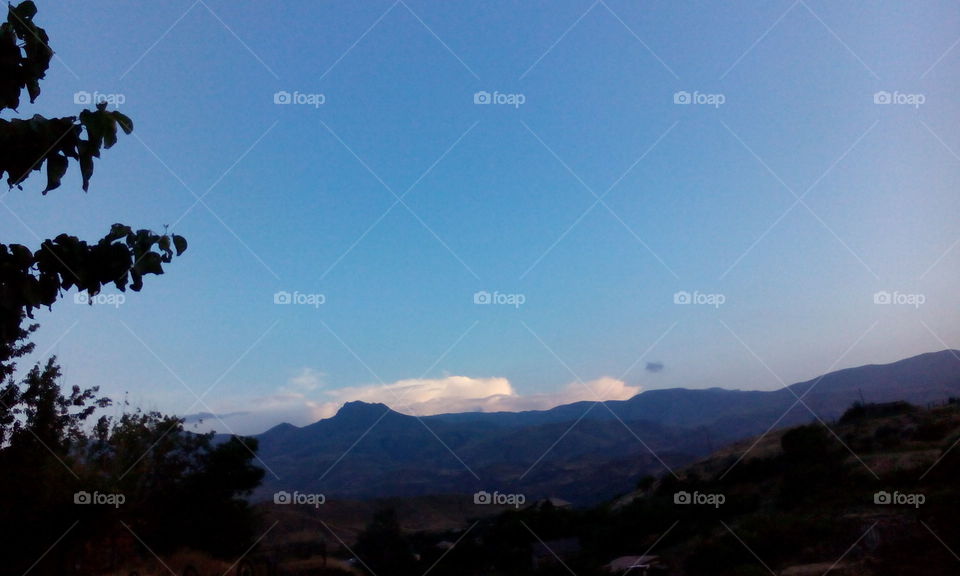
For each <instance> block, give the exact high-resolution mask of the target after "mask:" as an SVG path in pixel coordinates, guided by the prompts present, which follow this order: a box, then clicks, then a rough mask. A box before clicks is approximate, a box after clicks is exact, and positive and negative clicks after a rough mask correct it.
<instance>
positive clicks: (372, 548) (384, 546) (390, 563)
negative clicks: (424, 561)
mask: <svg viewBox="0 0 960 576" xmlns="http://www.w3.org/2000/svg"><path fill="white" fill-rule="evenodd" d="M355 550H356V552H357V556H358V557H359V559H360V560H361V561H362V562H363V565H364V566H365V567H366V568H367V569H368V570H369V571H370V572H371V573H373V574H397V575H399V576H403V575H405V574H414V573H416V572H417V571H416V558H415V557H414V555H413V551H412V550H411V549H410V543H409V542H408V541H407V538H406V537H405V536H404V535H403V530H401V528H400V521H399V520H398V519H397V513H396V511H395V510H394V509H393V508H385V509H381V510H378V511H377V512H375V513H374V515H373V520H371V521H370V524H368V525H367V527H366V528H365V529H364V530H363V532H361V533H360V534H359V535H358V536H357V545H356V548H355Z"/></svg>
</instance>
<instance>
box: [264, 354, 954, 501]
mask: <svg viewBox="0 0 960 576" xmlns="http://www.w3.org/2000/svg"><path fill="white" fill-rule="evenodd" d="M861 395H862V397H863V398H864V399H865V400H866V401H867V402H889V401H894V400H906V401H908V402H911V403H914V404H920V405H925V404H927V403H930V402H936V401H942V400H945V399H946V398H948V397H951V396H960V354H958V353H957V352H956V351H953V350H944V351H941V352H933V353H929V354H922V355H919V356H915V357H912V358H907V359H904V360H901V361H899V362H894V363H892V364H885V365H868V366H860V367H857V368H850V369H845V370H839V371H836V372H831V373H829V374H825V375H823V376H821V377H819V378H816V379H813V380H809V381H806V382H799V383H796V384H793V385H791V386H788V387H785V388H783V389H780V390H776V391H769V392H763V391H742V390H728V389H722V388H710V389H705V390H690V389H683V388H675V389H666V390H651V391H649V392H643V393H641V394H638V395H637V396H634V397H633V398H631V399H629V400H624V401H611V402H605V403H594V402H577V403H573V404H567V405H563V406H558V407H556V408H553V409H550V410H542V411H529V412H518V413H502V412H501V413H463V414H441V415H434V416H427V417H423V418H417V417H415V416H408V415H405V414H400V413H398V412H395V411H393V410H391V409H390V408H389V407H387V406H385V405H383V404H368V403H364V402H348V403H346V404H345V405H344V406H343V407H342V408H341V409H340V411H339V412H338V413H337V414H336V415H335V416H334V417H333V418H328V419H325V420H320V421H318V422H315V423H313V424H311V425H309V426H304V427H302V428H298V427H295V426H291V425H289V424H284V425H280V426H277V427H274V428H272V429H271V430H269V431H267V432H265V433H263V434H261V435H260V436H259V437H258V438H259V440H260V450H259V453H258V456H259V458H260V461H261V463H262V464H263V466H264V467H265V468H266V469H267V474H266V477H265V481H264V485H263V486H262V487H261V489H260V490H259V491H258V492H257V493H256V494H255V497H256V498H270V497H271V494H273V493H274V492H276V491H278V490H286V491H289V492H292V491H294V490H297V491H300V492H316V493H323V494H324V495H325V496H326V497H327V498H328V499H356V498H361V499H362V498H373V497H405V496H419V495H428V494H442V493H461V494H469V493H473V492H475V491H478V490H486V491H488V492H494V491H499V492H501V493H522V494H524V495H525V496H526V497H527V498H528V499H530V498H541V497H546V496H559V497H561V498H564V499H566V500H569V501H571V502H574V503H577V504H586V503H592V502H597V501H600V500H603V499H607V498H610V497H612V496H613V495H615V494H618V493H623V492H626V491H629V490H631V489H632V488H633V487H634V485H635V484H636V481H637V479H638V478H640V477H642V476H644V475H648V474H654V475H658V474H661V473H663V472H664V471H665V470H666V469H667V468H668V467H669V468H670V469H672V468H675V467H677V466H682V465H685V464H688V463H690V462H692V461H694V460H696V459H697V458H700V457H703V456H705V455H707V454H709V453H711V452H712V451H713V450H715V449H716V448H719V447H720V446H722V445H724V444H727V443H729V442H733V441H736V440H739V439H743V438H747V437H750V436H754V435H757V434H762V433H764V432H766V431H767V430H768V429H774V428H783V427H787V426H793V425H797V424H803V423H807V422H810V421H812V420H815V419H817V418H819V419H821V420H824V421H827V422H829V421H832V420H835V419H836V418H838V417H839V416H840V415H841V414H842V413H843V411H844V410H845V409H846V408H848V407H849V406H850V405H851V404H853V403H854V402H855V401H858V400H859V399H860V398H861ZM798 397H799V398H801V399H802V402H801V401H800V400H798Z"/></svg>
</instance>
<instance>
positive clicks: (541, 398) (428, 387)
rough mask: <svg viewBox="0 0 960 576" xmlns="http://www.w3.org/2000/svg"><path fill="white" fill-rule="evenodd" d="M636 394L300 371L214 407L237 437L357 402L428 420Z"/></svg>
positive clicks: (615, 385) (580, 386)
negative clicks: (371, 380)
mask: <svg viewBox="0 0 960 576" xmlns="http://www.w3.org/2000/svg"><path fill="white" fill-rule="evenodd" d="M640 390H641V389H640V387H639V386H629V385H627V384H626V383H625V382H623V381H622V380H618V379H615V378H609V377H601V378H597V379H595V380H591V381H589V382H584V383H580V382H571V383H568V384H566V385H565V386H563V387H562V388H561V389H560V390H558V391H555V392H540V393H534V394H519V393H518V392H517V391H516V390H515V389H514V387H513V385H512V384H511V383H510V381H509V380H507V379H506V378H502V377H493V378H471V377H469V376H445V377H443V378H414V379H406V380H398V381H396V382H392V383H389V384H386V385H383V384H369V385H363V386H350V387H346V388H337V389H329V388H325V387H324V384H323V374H322V373H320V372H318V371H316V370H313V369H310V368H304V369H302V370H301V371H300V372H299V373H298V374H297V375H296V376H294V377H292V378H290V379H289V381H288V382H287V384H285V385H284V386H281V387H280V388H279V389H278V391H277V392H276V393H275V394H271V395H268V396H262V397H257V398H248V399H246V400H241V401H234V402H231V403H230V404H229V405H224V406H218V409H219V411H220V412H238V414H236V415H234V416H231V417H230V418H225V419H224V421H225V422H226V424H228V425H229V426H230V427H231V428H235V432H237V433H240V434H252V433H258V432H262V431H264V430H266V429H268V428H270V427H271V426H274V425H276V424H279V423H281V422H289V423H291V424H295V425H298V426H303V425H306V424H310V423H313V422H315V421H317V420H319V419H322V418H329V417H331V416H333V415H334V414H336V412H337V410H339V409H340V407H341V406H343V404H344V403H345V402H352V401H355V400H360V401H363V402H380V403H383V404H386V405H387V406H390V407H391V408H392V409H394V410H396V411H397V412H402V413H404V414H412V415H417V416H427V415H431V414H444V413H449V412H518V411H523V410H546V409H549V408H553V407H554V406H559V405H561V404H569V403H571V402H579V401H583V400H587V401H595V400H626V399H628V398H632V397H633V396H635V395H636V394H638V393H640ZM210 425H211V426H213V427H214V428H216V429H218V431H221V432H225V431H226V430H224V426H223V424H222V423H219V422H216V421H211V422H210Z"/></svg>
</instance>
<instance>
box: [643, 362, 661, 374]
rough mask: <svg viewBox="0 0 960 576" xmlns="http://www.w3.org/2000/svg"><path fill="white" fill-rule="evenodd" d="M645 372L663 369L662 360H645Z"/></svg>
mask: <svg viewBox="0 0 960 576" xmlns="http://www.w3.org/2000/svg"><path fill="white" fill-rule="evenodd" d="M645 369H646V371H647V372H653V373H657V372H660V371H661V370H663V362H647V366H646V368H645Z"/></svg>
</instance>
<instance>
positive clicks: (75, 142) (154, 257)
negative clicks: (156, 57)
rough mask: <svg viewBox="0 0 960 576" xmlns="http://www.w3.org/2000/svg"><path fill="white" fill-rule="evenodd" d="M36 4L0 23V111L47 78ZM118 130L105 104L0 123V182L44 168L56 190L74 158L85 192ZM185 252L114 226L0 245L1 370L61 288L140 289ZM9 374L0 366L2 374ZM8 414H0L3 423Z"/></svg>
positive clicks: (129, 124)
mask: <svg viewBox="0 0 960 576" xmlns="http://www.w3.org/2000/svg"><path fill="white" fill-rule="evenodd" d="M36 14H37V7H36V5H35V4H34V3H33V2H32V1H30V0H27V1H25V2H21V3H20V4H18V5H16V6H13V5H10V6H9V8H8V10H7V21H6V22H4V23H3V24H0V113H2V112H3V111H4V110H6V109H9V110H13V111H16V110H17V108H18V107H19V105H20V97H21V93H22V91H23V90H24V89H25V90H26V91H27V94H28V95H29V98H30V102H31V103H32V102H34V101H35V100H36V99H37V97H38V96H39V95H40V80H42V79H43V78H44V77H45V76H46V72H47V69H48V68H49V65H50V59H51V57H52V56H53V51H52V49H51V48H50V46H49V44H48V40H49V39H48V37H47V33H46V31H44V29H43V28H41V27H39V26H37V24H36V23H35V22H34V17H35V16H36ZM118 128H119V129H120V130H122V131H123V132H124V133H125V134H130V132H132V131H133V121H132V120H130V118H128V117H127V116H126V115H124V114H121V113H120V112H118V111H116V110H113V111H108V110H107V106H106V104H105V103H102V102H101V103H98V104H97V105H96V109H95V110H83V111H81V112H80V114H79V116H65V117H61V118H45V117H43V116H40V115H39V114H37V115H34V116H33V117H32V118H30V119H27V120H21V119H12V120H5V119H0V177H2V176H3V175H4V174H6V175H7V184H8V185H9V186H10V188H13V187H14V186H16V187H17V188H18V189H21V190H22V189H23V183H24V181H26V179H27V178H28V177H29V176H30V175H31V174H32V173H33V172H34V171H39V170H41V169H42V168H44V167H45V168H46V175H47V184H46V187H45V188H44V189H43V190H42V193H43V194H44V195H46V193H47V192H50V191H51V190H55V189H57V188H58V187H59V186H60V183H61V181H62V179H63V176H64V175H65V174H66V172H67V169H68V166H69V163H70V159H71V158H72V159H73V160H74V161H75V162H76V163H77V164H79V167H80V174H81V177H82V180H83V190H84V191H87V190H88V188H89V184H90V178H91V177H92V175H93V167H94V159H95V158H99V157H100V153H101V150H103V149H109V148H111V147H113V145H114V144H116V142H117V131H118ZM186 248H187V242H186V240H185V239H184V238H183V237H182V236H178V235H176V234H172V235H169V234H167V233H166V232H164V234H156V233H154V232H152V231H150V230H147V229H141V230H137V231H136V232H135V231H134V230H133V229H132V228H130V227H129V226H126V225H124V224H114V225H112V226H111V227H110V232H109V233H108V234H107V235H106V236H104V237H103V238H102V239H100V240H98V241H96V242H95V243H92V244H88V243H87V242H85V241H83V240H80V239H79V238H77V237H76V236H70V235H67V234H60V235H58V236H57V237H56V238H54V239H52V240H50V239H48V240H44V241H43V242H42V243H41V244H40V247H39V248H38V249H36V250H31V249H30V248H28V247H26V246H24V245H22V244H0V367H3V366H6V365H7V364H8V363H9V362H10V361H11V359H12V358H13V356H12V350H11V347H13V349H14V350H15V349H16V343H17V342H19V341H20V340H21V339H23V338H25V337H26V334H24V331H25V330H26V332H27V333H29V332H30V331H31V330H30V329H29V328H27V329H25V328H24V326H23V322H24V320H25V318H33V310H35V309H36V308H39V307H40V306H46V307H48V308H50V307H51V306H52V305H53V304H54V302H56V301H57V299H58V298H60V297H61V296H62V293H63V291H66V290H70V289H71V288H74V287H76V288H77V290H78V291H86V292H87V294H88V295H89V296H94V295H96V294H97V293H99V292H100V290H101V288H102V287H103V286H105V285H107V284H113V285H114V286H116V288H117V289H118V290H120V291H125V290H126V288H127V286H128V285H129V287H130V288H131V289H132V290H134V291H139V290H140V289H141V288H142V287H143V276H144V275H146V274H163V264H166V263H169V262H171V261H172V259H173V255H174V251H175V252H176V254H177V256H179V255H180V254H182V253H183V251H184V250H186ZM3 376H8V374H5V373H4V372H3V371H2V369H0V377H3ZM7 417H8V415H6V414H0V420H3V419H4V418H7Z"/></svg>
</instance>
